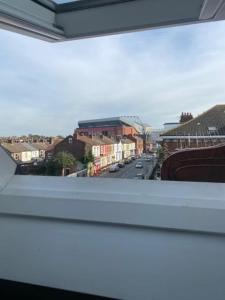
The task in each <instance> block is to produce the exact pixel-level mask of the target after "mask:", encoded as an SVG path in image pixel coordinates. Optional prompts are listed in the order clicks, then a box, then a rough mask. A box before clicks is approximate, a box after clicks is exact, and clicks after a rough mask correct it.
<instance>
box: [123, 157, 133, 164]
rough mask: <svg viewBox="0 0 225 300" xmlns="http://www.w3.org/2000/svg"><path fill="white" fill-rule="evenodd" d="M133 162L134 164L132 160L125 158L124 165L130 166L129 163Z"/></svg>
mask: <svg viewBox="0 0 225 300" xmlns="http://www.w3.org/2000/svg"><path fill="white" fill-rule="evenodd" d="M131 162H132V160H131V158H125V160H124V163H125V164H129V163H131Z"/></svg>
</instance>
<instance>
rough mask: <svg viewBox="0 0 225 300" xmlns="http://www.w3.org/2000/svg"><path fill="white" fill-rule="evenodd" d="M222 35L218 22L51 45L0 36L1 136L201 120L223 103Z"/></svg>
mask: <svg viewBox="0 0 225 300" xmlns="http://www.w3.org/2000/svg"><path fill="white" fill-rule="evenodd" d="M224 33H225V22H215V23H207V24H200V25H195V26H193V25H188V26H182V27H174V28H169V29H158V30H155V31H143V32H136V33H130V34H123V35H115V36H109V37H101V38H93V39H88V40H79V41H71V42H66V43H63V44H62V43H59V44H51V43H46V42H43V41H39V40H35V39H30V38H29V37H26V36H21V35H17V34H14V33H11V32H7V31H3V30H1V31H0V40H1V44H2V47H1V57H2V61H1V70H0V78H1V81H0V90H1V97H0V103H1V111H0V126H1V134H0V135H1V136H3V135H4V136H9V135H22V134H28V133H31V132H34V133H36V132H37V133H39V134H43V135H58V134H62V135H68V134H69V133H71V132H72V131H73V129H74V128H75V127H76V125H77V122H78V121H79V120H82V119H84V120H85V119H97V118H103V117H114V116H120V115H138V116H140V117H141V119H142V121H143V122H145V123H148V124H149V125H151V126H152V127H153V128H160V127H162V125H163V123H165V122H176V121H178V120H179V117H180V114H181V113H182V112H183V111H184V112H185V111H188V112H191V113H192V114H193V115H194V116H196V115H198V114H200V113H202V112H203V111H205V110H207V109H209V108H210V107H211V106H214V105H216V104H221V103H224V102H225V89H224V84H223V77H224V75H225V53H224V47H225V40H223V38H222V37H223V36H224ZM212 39H213V40H214V43H213V45H212V43H211V40H212Z"/></svg>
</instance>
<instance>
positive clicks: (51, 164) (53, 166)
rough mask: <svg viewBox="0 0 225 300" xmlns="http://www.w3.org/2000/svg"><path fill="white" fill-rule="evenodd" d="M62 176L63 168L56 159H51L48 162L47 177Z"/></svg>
mask: <svg viewBox="0 0 225 300" xmlns="http://www.w3.org/2000/svg"><path fill="white" fill-rule="evenodd" d="M61 174H62V168H61V166H60V165H59V164H58V162H57V161H55V160H54V159H50V160H48V161H47V162H46V175H49V176H60V175H61Z"/></svg>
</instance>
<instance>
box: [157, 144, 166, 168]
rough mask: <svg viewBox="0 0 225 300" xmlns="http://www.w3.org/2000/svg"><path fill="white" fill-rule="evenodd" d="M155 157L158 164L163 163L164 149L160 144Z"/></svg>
mask: <svg viewBox="0 0 225 300" xmlns="http://www.w3.org/2000/svg"><path fill="white" fill-rule="evenodd" d="M157 157H158V161H159V163H160V164H162V163H163V161H164V159H165V153H164V150H163V147H162V146H160V147H159V148H158V149H157Z"/></svg>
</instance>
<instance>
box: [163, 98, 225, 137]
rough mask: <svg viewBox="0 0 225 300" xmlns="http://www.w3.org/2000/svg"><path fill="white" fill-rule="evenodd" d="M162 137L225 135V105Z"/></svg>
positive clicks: (216, 107)
mask: <svg viewBox="0 0 225 300" xmlns="http://www.w3.org/2000/svg"><path fill="white" fill-rule="evenodd" d="M161 135H162V136H189V135H190V136H196V135H197V136H212V135H223V136H224V135H225V104H221V105H216V106H214V107H212V108H211V109H209V110H207V111H206V112H204V113H202V114H201V115H199V116H197V117H196V118H194V119H192V120H190V121H188V122H186V123H184V124H182V125H180V126H178V127H176V128H173V129H170V130H168V131H166V132H164V133H163V134H161Z"/></svg>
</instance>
